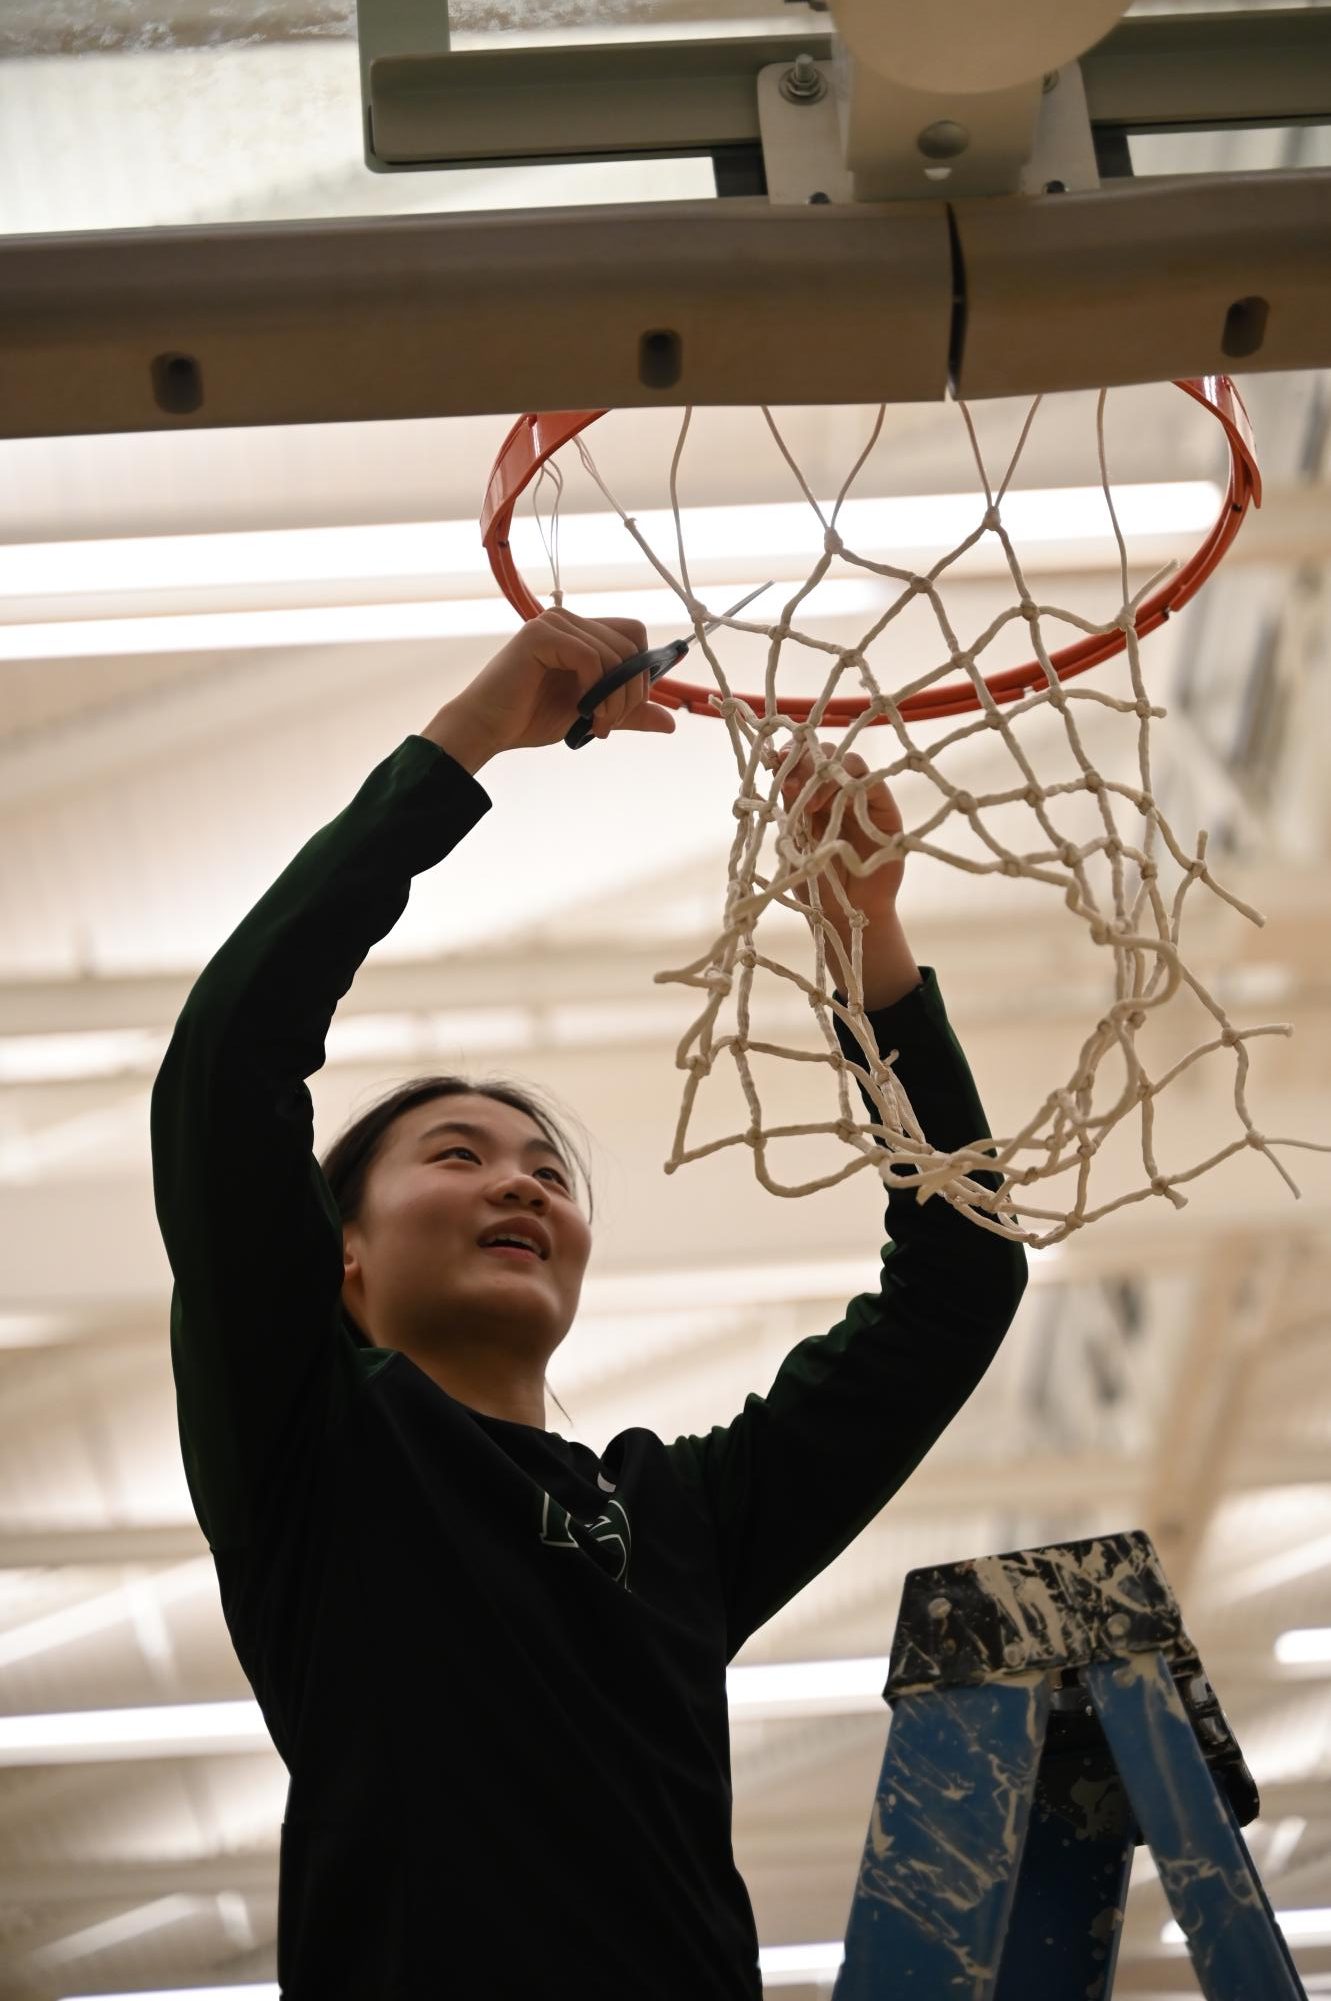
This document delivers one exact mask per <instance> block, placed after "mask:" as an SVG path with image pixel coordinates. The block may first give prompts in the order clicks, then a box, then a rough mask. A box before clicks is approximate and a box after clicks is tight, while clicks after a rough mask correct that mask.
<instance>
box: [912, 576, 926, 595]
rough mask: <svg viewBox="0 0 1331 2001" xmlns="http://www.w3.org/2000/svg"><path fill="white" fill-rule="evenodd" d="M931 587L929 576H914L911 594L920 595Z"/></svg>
mask: <svg viewBox="0 0 1331 2001" xmlns="http://www.w3.org/2000/svg"><path fill="white" fill-rule="evenodd" d="M929 588H930V585H929V579H928V577H912V578H911V580H910V594H911V596H912V597H913V598H917V597H919V596H920V595H921V593H922V592H924V591H927V590H928V589H929Z"/></svg>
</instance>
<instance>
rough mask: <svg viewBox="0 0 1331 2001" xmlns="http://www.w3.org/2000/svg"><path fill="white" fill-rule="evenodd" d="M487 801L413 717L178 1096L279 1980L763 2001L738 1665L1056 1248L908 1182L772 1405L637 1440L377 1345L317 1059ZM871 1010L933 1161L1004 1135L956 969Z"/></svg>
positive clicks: (333, 1989) (922, 1442) (175, 1249)
mask: <svg viewBox="0 0 1331 2001" xmlns="http://www.w3.org/2000/svg"><path fill="white" fill-rule="evenodd" d="M489 805H490V800H489V798H488V796H487V794H486V793H485V791H484V790H483V789H482V787H481V786H480V785H479V784H478V783H477V781H476V779H475V778H473V777H472V776H471V775H470V774H469V773H468V772H466V771H464V770H463V769H462V767H461V766H460V765H458V764H457V763H456V762H455V761H454V760H453V759H452V758H451V757H449V756H448V755H447V753H446V752H444V751H442V750H440V749H439V748H438V747H437V746H436V745H435V744H433V743H431V742H429V741H428V740H427V739H426V738H424V737H420V736H409V737H407V738H406V739H405V741H404V742H403V743H402V744H401V745H400V746H399V747H398V748H397V749H396V750H395V751H394V752H393V753H392V754H391V755H390V756H388V757H386V758H385V759H384V760H383V762H382V763H381V764H379V765H378V766H377V768H376V769H375V770H374V771H372V772H371V773H370V775H369V777H368V778H367V779H366V781H365V783H364V784H363V785H362V787H361V789H360V791H359V792H358V793H357V794H356V796H355V798H354V799H353V800H352V801H351V803H350V805H349V806H347V807H346V808H345V810H344V811H343V812H341V813H339V814H338V815H337V817H336V818H335V819H334V820H332V821H330V822H329V824H328V825H327V826H326V827H324V828H322V829H321V830H320V832H318V833H317V834H315V835H314V837H313V838H312V839H311V840H310V841H308V842H307V843H306V844H305V846H304V847H303V848H302V849H301V851H300V853H299V854H298V855H297V856H296V857H295V859H294V861H292V862H291V864H290V866H289V867H288V868H286V869H285V870H284V871H283V873H282V874H281V875H280V876H279V877H278V879H277V881H276V882H275V883H274V884H273V886H272V888H271V889H269V890H268V892H267V893H266V894H265V895H264V896H263V897H262V898H261V899H260V900H259V902H258V903H257V904H256V905H255V907H254V909H253V910H252V911H251V912H250V913H249V915H248V916H247V917H246V918H245V919H244V920H243V921H242V923H241V924H240V925H239V926H238V927H237V929H236V930H235V931H234V932H233V933H232V935H231V937H230V938H228V939H227V940H226V942H225V944H223V945H222V947H221V948H220V950H219V951H218V952H217V953H216V954H215V955H214V956H213V958H212V959H211V960H210V961H209V963H208V965H207V966H206V967H205V968H204V971H203V972H202V974H201V975H200V976H199V979H198V981H197V982H196V984H195V986H194V988H193V989H192V991H191V993H190V995H189V997H188V1000H187V1001H186V1004H185V1007H184V1008H183V1010H182V1012H181V1014H180V1018H179V1020H178V1021H177V1023H176V1025H175V1029H174V1032H173V1035H172V1038H171V1042H170V1046H169V1048H168V1050H167V1053H166V1057H165V1060H164V1062H163V1064H162V1068H161V1071H160V1073H159V1074H158V1076H157V1079H156V1081H155V1084H154V1087H153V1094H152V1156H153V1178H154V1190H155V1197H156V1205H157V1215H158V1220H159V1223H160V1226H161V1231H162V1235H163V1238H164V1240H165V1244H166V1248H167V1253H168V1255H169V1258H170V1262H171V1268H172V1271H173V1274H174V1278H175V1284H174V1287H173V1291H172V1300H171V1357H172V1365H173V1369H174V1375H175V1383H176V1394H177V1408H178V1413H179V1424H180V1438H181V1446H182V1450H183V1454H184V1462H185V1468H186V1473H187V1476H188V1480H189V1488H190V1493H191V1496H192V1498H193V1502H194V1507H195V1511H196V1513H197V1516H198V1519H199V1523H200V1526H201V1527H202V1529H203V1532H204V1534H205V1536H206V1537H207V1539H208V1543H209V1546H210V1549H211V1551H212V1554H213V1557H214V1561H215V1563H216V1567H217V1574H218V1580H219V1584H220V1591H221V1601H222V1609H223V1612H224V1615H225V1617H226V1621H227V1626H228V1628H229V1630H230V1633H231V1637H232V1641H233V1643H234V1645H235V1649H236V1653H237V1655H238V1657H239V1659H240V1662H241V1664H242V1666H243V1667H244V1670H245V1673H246V1676H247V1677H248V1679H249V1682H250V1685H251V1686H252V1688H253V1690H254V1693H255V1696H256V1698H257V1699H258V1702H259V1705H260V1708H261V1709H262V1712H263V1715H264V1719H265V1722H266V1724H267V1726H268V1729H269V1731H270V1733H271V1736H272V1740H273V1743H274V1744H275V1746H276V1747H277V1750H278V1752H279V1753H280V1755H281V1757H282V1759H283V1761H284V1763H285V1765H286V1767H287V1770H288V1773H289V1778H290V1783H289V1788H288V1794H287V1802H286V1813H285V1818H284V1821H283V1824H282V1837H281V1862H280V1878H279V1910H278V1948H277V1950H278V1978H279V1981H280V1984H281V1990H282V1993H283V1995H284V1997H285V1998H286V2001H453V1997H457V2001H463V1997H466V2001H563V1997H568V1998H569V2001H575V1997H576V2001H757V1997H759V1996H760V1994H761V1982H760V1978H759V1972H758V1940H757V1934H756V1930H755V1926H754V1920H753V1912H752V1908H751V1905H750V1902H749V1897H748V1893H747V1891H746V1889H745V1886H744V1883H743V1880H742V1878H741V1877H740V1875H739V1873H738V1871H737V1870H736V1867H735V1863H734V1858H733V1854H732V1849H731V1783H730V1755H729V1727H728V1716H727V1709H726V1665H727V1663H728V1662H729V1661H730V1660H731V1659H732V1658H733V1656H734V1655H735V1654H736V1653H737V1652H738V1650H739V1649H740V1647H742V1646H743V1644H744V1642H745V1640H747V1639H748V1637H749V1635H750V1634H751V1633H754V1632H756V1631H757V1630H758V1628H759V1627H760V1626H762V1625H763V1624H764V1622H765V1621H766V1620H768V1619H770V1618H771V1617H772V1615H773V1614H774V1613H775V1612H777V1611H779V1610H780V1608H781V1607H782V1606H783V1605H785V1604H786V1603H787V1602H788V1601H789V1600H790V1599H791V1598H793V1597H794V1596H795V1595H796V1593H797V1592H799V1591H800V1590H801V1589H802V1588H803V1586H804V1585H805V1584H807V1583H808V1581H809V1580H810V1578H812V1577H816V1576H817V1574H818V1573H819V1571H821V1570H823V1569H824V1568H825V1567H826V1565H828V1564H829V1563H831V1562H832V1560H833V1559H834V1558H835V1557H836V1556H837V1555H838V1554H839V1553H840V1552H841V1551H842V1550H843V1549H845V1548H846V1546H847V1544H848V1543H850V1542H852V1541H853V1540H854V1538H855V1537H856V1536H857V1535H858V1534H859V1533H860V1531H861V1529H863V1528H864V1527H865V1525H866V1523H868V1522H870V1521H872V1520H873V1518H874V1516H875V1515H877V1513H878V1512H879V1510H880V1509H881V1508H882V1507H883V1505H884V1503H885V1502H887V1501H888V1500H889V1499H890V1498H891V1496H892V1495H893V1494H894V1493H895V1492H896V1491H897V1489H898V1488H899V1487H900V1486H901V1484H902V1482H903V1481H904V1480H905V1479H906V1478H907V1476H908V1475H909V1473H910V1472H911V1471H912V1469H913V1468H914V1467H915V1466H917V1465H918V1464H919V1462H920V1460H921V1459H922V1458H923V1457H924V1455H925V1453H926V1452H927V1451H928V1450H929V1447H930V1446H931V1445H932V1444H933V1442H934V1440H935V1439H936V1438H937V1437H938V1436H939V1434H940V1433H941V1432H942V1431H943V1430H944V1428H945V1427H946V1425H947V1424H948V1422H949V1420H950V1419H951V1418H952V1417H953V1416H954V1414H955V1413H956V1412H957V1411H958V1410H959V1409H960V1407H961V1406H962V1404H963V1403H964V1402H965V1401H966V1399H967V1397H968V1396H969V1395H970V1393H971V1391H972V1390H973V1389H974V1388H975V1385H976V1384H977V1383H978V1382H979V1380H980V1378H981V1376H982V1375H983V1374H984V1371H985V1369H986V1368H987V1367H988V1365H989V1362H990V1360H991V1359H992V1357H993V1355H994V1353H995V1351H996V1350H997V1348H998V1345H999V1343H1000V1341H1001V1340H1002V1337H1003V1335H1004V1333H1005V1332H1006V1330H1007V1328H1008V1325H1009V1323H1010V1322H1011V1320H1012V1317H1013V1314H1014V1312H1015V1310H1016V1307H1017V1303H1018V1301H1019V1299H1020V1297H1021V1294H1022V1291H1023V1288H1024V1285H1025V1279H1026V1265H1025V1258H1024V1254H1023V1253H1022V1251H1021V1249H1020V1247H1018V1246H1014V1245H1011V1244H1009V1243H1007V1242H1005V1241H1004V1240H1003V1239H1001V1238H998V1237H996V1236H994V1235H993V1234H991V1233H989V1232H986V1231H981V1230H978V1229H976V1228H975V1227H974V1225H972V1224H970V1223H968V1222H966V1221H965V1220H964V1219H963V1218H960V1217H958V1216H957V1214H956V1212H955V1211H954V1210H952V1209H951V1208H950V1207H949V1206H948V1205H947V1204H946V1203H944V1202H941V1201H934V1202H929V1203H927V1204H925V1205H924V1206H923V1207H921V1206H920V1205H919V1204H917V1203H916V1202H915V1200H914V1198H913V1196H912V1195H910V1194H909V1193H907V1192H904V1191H901V1190H898V1191H897V1192H895V1193H892V1194H890V1195H889V1197H888V1201H887V1232H888V1235H889V1237H890V1238H891V1243H890V1244H888V1245H886V1246H885V1247H884V1251H883V1258H882V1274H881V1284H880V1287H879V1289H878V1290H877V1291H876V1292H872V1293H866V1294H864V1295H862V1296H861V1297H859V1298H856V1299H853V1300H852V1301H851V1302H850V1304H849V1306H848V1307H847V1310H846V1314H845V1317H844V1319H842V1320H841V1321H839V1322H838V1324H837V1325H836V1326H835V1327H833V1328H832V1329H831V1330H830V1332H828V1333H827V1334H824V1335H819V1336H818V1337H816V1338H811V1339H809V1340H805V1341H801V1342H800V1343H799V1344H798V1345H797V1346H796V1347H795V1348H793V1349H792V1350H791V1352H790V1354H789V1355H788V1356H787V1357H786V1359H785V1361H784V1362H783V1363H782V1364H781V1367H780V1369H779V1370H778V1371H777V1374H776V1378H775V1380H774V1381H773V1383H772V1384H771V1387H770V1388H769V1389H768V1390H767V1393H766V1394H765V1395H758V1394H756V1393H755V1394H753V1395H750V1396H749V1397H748V1398H747V1399H746V1401H745V1405H744V1408H743V1410H742V1411H741V1412H740V1413H739V1415H738V1416H736V1417H734V1418H732V1420H731V1421H730V1422H729V1423H728V1424H717V1425H714V1426H713V1427H712V1429H711V1430H710V1431H709V1432H706V1433H705V1434H701V1435H698V1436H690V1437H681V1438H676V1439H675V1440H674V1441H673V1442H670V1443H667V1442H666V1441H665V1440H663V1439H661V1438H658V1437H657V1436H656V1435H655V1434H654V1433H653V1432H651V1431H648V1430H645V1429H643V1428H641V1427H633V1428H631V1429H629V1430H627V1431H622V1432H620V1433H619V1434H618V1436H617V1437H615V1438H614V1439H612V1440H611V1442H610V1444H609V1445H608V1446H607V1447H606V1449H605V1451H604V1452H602V1453H600V1454H599V1455H598V1454H597V1453H596V1452H593V1451H592V1450H591V1449H590V1448H589V1447H587V1446H585V1445H580V1444H578V1443H577V1442H576V1441H573V1440H568V1439H565V1438H563V1437H561V1436H560V1435H559V1434H558V1433H556V1432H548V1431H539V1430H537V1429H535V1428H534V1427H533V1426H529V1425H523V1424H516V1423H512V1422H509V1421H506V1420H502V1419H499V1418H494V1417H488V1416H485V1415H483V1414H481V1413H480V1412H477V1411H473V1410H471V1409H470V1408H468V1407H467V1406H466V1405H464V1404H462V1403H459V1402H458V1401H456V1400H455V1399H454V1398H453V1397H451V1396H449V1395H448V1394H447V1392H446V1391H444V1390H443V1389H441V1388H440V1387H439V1386H438V1385H437V1384H436V1383H435V1382H434V1381H433V1380H432V1378H431V1377H429V1376H427V1375H426V1374H425V1373H424V1372H423V1371H422V1370H420V1369H419V1368H417V1366H416V1365H415V1363H413V1362H412V1361H411V1360H410V1359H409V1357H408V1356H406V1355H404V1354H401V1353H398V1352H395V1351H392V1350H386V1349H377V1348H372V1347H367V1346H365V1345H363V1344H362V1343H360V1342H358V1341H357V1339H356V1338H355V1336H354V1334H353V1331H352V1327H351V1324H350V1322H349V1321H348V1319H347V1318H346V1316H345V1315H344V1312H343V1309H342V1305H341V1284H342V1237H341V1227H340V1223H339V1218H338V1215H337V1211H336V1208H335V1206H334V1203H333V1200H332V1197H331V1194H330V1192H329V1189H328V1186H327V1183H326V1182H325V1180H324V1178H323V1175H322V1173H321V1172H320V1169H319V1166H318V1162H317V1160H316V1158H315V1155H314V1150H313V1140H314V1132H313V1107H312V1103H311V1099H310V1094H309V1091H308V1089H307V1088H306V1084H305V1081H304V1080H305V1079H307V1078H309V1077H311V1076H312V1075H313V1074H314V1072H315V1071H317V1070H318V1069H319V1068H320V1067H321V1065H322V1064H323V1061H324V1040H325V1037H326V1035H327V1032H328V1026H329V1023H330V1021H331V1019H332V1016H333V1013H334V1010H335V1008H336V1006H337V1003H338V1002H339V1000H340V999H341V998H342V996H343V995H344V994H345V993H346V992H347V990H348V988H349V987H350V985H351V983H352V980H353V979H354V978H355V975H356V970H357V968H358V967H359V966H360V964H361V962H362V961H363V960H364V959H365V957H366V955H367V954H368V952H369V951H370V949H371V948H372V947H373V946H374V945H375V944H376V943H377V941H378V940H379V939H381V938H383V937H385V936H386V935H387V933H388V932H389V931H391V929H392V927H393V925H394V924H395V923H396V922H397V920H398V918H399V917H400V916H401V915H402V912H403V910H404V909H405V908H406V905H407V899H408V895H409V893H410V886H411V878H412V877H413V876H415V875H418V874H420V873H421V872H422V871H423V870H426V869H429V868H433V867H434V865H435V864H436V863H437V862H439V861H441V860H442V859H443V858H444V856H445V855H447V854H448V853H449V852H450V850H451V849H452V848H454V847H455V846H456V845H457V843H458V842H459V841H460V840H462V839H463V838H464V837H465V835H466V834H467V833H468V831H469V830H470V829H471V828H472V827H473V826H475V824H476V823H477V821H478V820H479V819H480V818H481V816H482V815H483V814H484V813H485V812H486V811H487V810H488V808H489ZM871 1019H872V1024H873V1027H874V1030H875V1032H876V1034H877V1036H878V1037H879V1041H880V1044H881V1045H882V1047H883V1048H884V1049H887V1048H889V1047H891V1048H897V1049H899V1051H900V1057H899V1062H898V1073H899V1075H900V1077H901V1080H902V1082H903V1084H904V1085H905V1087H906V1090H907V1093H908V1095H909V1097H910V1100H911V1103H912V1105H913V1107H914V1109H915V1111H916V1113H917V1115H918V1117H919V1118H920V1120H921V1122H922V1124H923V1128H924V1130H925V1131H926V1133H928V1135H929V1137H930V1139H931V1140H932V1141H933V1142H934V1144H936V1145H939V1146H950V1145H956V1144H961V1143H963V1142H966V1141H971V1140H974V1139H975V1138H977V1137H979V1136H982V1135H984V1134H985V1133H986V1132H987V1131H988V1126H987V1123H986V1120H985V1116H984V1113H983V1111H982V1109H981V1106H980V1103H979V1099H978V1097H977V1095H976V1091H975V1086H974V1083H973V1081H972V1079H971V1075H970V1071H969V1069H968V1067H967V1064H966V1061H965V1058H964V1056H963V1055H962V1052H961V1050H960V1048H959V1046H958V1044H957V1042H956V1040H955V1038H954V1036H953V1034H952V1031H951V1028H950V1027H949V1025H948V1021H947V1016H946V1014H945V1012H944V1008H943V1001H942V997H941V995H940V993H939V989H938V984H937V981H936V979H935V978H934V975H933V973H932V971H929V970H926V971H925V973H924V981H923V985H922V986H920V987H918V988H917V989H916V990H915V991H914V992H913V993H911V994H910V995H908V996H907V997H906V999H904V1000H902V1001H900V1002H898V1003H897V1004H896V1005H895V1006H893V1007H889V1008H884V1009H883V1010H882V1011H881V1012H880V1013H878V1014H877V1015H875V1016H873V1017H871ZM848 1053H852V1052H851V1051H850V1049H849V1045H848ZM851 1887H852V1886H851V1885H850V1884H849V1883H848V1884H847V1900H848V1901H849V1897H850V1891H851Z"/></svg>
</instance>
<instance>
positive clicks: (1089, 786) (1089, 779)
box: [1081, 771, 1105, 792]
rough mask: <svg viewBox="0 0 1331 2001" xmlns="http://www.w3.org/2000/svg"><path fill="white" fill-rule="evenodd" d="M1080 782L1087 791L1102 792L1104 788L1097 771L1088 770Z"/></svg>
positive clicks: (1102, 780)
mask: <svg viewBox="0 0 1331 2001" xmlns="http://www.w3.org/2000/svg"><path fill="white" fill-rule="evenodd" d="M1081 782H1082V784H1083V785H1084V786H1085V787H1086V790H1087V791H1088V792H1103V791H1104V789H1105V782H1104V779H1103V778H1101V776H1100V774H1099V772H1098V771H1088V772H1087V774H1086V776H1085V777H1084V778H1083V779H1082V781H1081Z"/></svg>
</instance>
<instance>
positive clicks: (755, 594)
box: [702, 577, 776, 632]
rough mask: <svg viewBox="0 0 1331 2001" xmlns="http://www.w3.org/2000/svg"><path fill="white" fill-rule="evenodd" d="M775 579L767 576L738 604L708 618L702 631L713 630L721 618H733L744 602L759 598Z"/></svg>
mask: <svg viewBox="0 0 1331 2001" xmlns="http://www.w3.org/2000/svg"><path fill="white" fill-rule="evenodd" d="M775 581H776V580H775V578H773V577H769V578H768V580H767V582H766V583H765V584H759V586H758V588H757V590H756V591H750V592H749V595H748V596H747V597H746V598H741V599H740V601H739V603H738V604H732V605H731V607H730V609H729V611H723V612H721V613H720V615H719V616H718V617H716V618H709V619H708V620H707V621H706V623H705V624H704V626H703V628H702V629H703V631H704V632H715V631H716V628H717V626H718V625H720V624H721V622H722V620H723V619H727V618H734V616H735V614H736V613H737V612H741V611H743V609H744V607H745V605H746V604H752V603H753V600H754V599H755V598H760V597H761V596H762V594H763V592H764V591H770V590H771V588H772V585H773V583H774V582H775Z"/></svg>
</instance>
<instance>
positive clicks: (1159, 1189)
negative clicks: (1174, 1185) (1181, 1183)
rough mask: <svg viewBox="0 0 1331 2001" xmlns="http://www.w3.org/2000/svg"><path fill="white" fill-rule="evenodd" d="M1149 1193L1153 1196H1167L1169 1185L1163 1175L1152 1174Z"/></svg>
mask: <svg viewBox="0 0 1331 2001" xmlns="http://www.w3.org/2000/svg"><path fill="white" fill-rule="evenodd" d="M1151 1193H1152V1194H1153V1195H1168V1193H1169V1183H1168V1181H1167V1180H1166V1179H1165V1177H1164V1175H1163V1174H1153V1175H1152V1176H1151Z"/></svg>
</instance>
